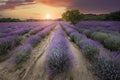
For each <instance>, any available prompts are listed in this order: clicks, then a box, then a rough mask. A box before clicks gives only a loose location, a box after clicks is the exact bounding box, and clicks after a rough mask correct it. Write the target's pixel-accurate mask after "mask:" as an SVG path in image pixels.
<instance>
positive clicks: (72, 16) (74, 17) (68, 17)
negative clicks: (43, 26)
mask: <svg viewBox="0 0 120 80" xmlns="http://www.w3.org/2000/svg"><path fill="white" fill-rule="evenodd" d="M62 18H63V20H65V21H70V22H71V23H72V24H76V23H78V22H79V21H81V20H82V19H83V14H81V13H80V12H79V10H67V11H66V12H65V13H63V14H62Z"/></svg>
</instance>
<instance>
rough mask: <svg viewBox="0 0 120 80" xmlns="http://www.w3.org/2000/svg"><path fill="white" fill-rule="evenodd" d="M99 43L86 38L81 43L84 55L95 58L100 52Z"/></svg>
mask: <svg viewBox="0 0 120 80" xmlns="http://www.w3.org/2000/svg"><path fill="white" fill-rule="evenodd" d="M97 45H98V44H97V43H96V42H95V41H93V40H90V39H84V40H82V41H81V42H80V44H79V46H80V48H81V49H82V51H83V53H84V55H85V56H86V57H87V58H88V59H90V60H94V58H95V57H96V56H97V55H98V54H99V52H100V49H99V47H98V46H97Z"/></svg>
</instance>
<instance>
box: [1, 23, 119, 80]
mask: <svg viewBox="0 0 120 80" xmlns="http://www.w3.org/2000/svg"><path fill="white" fill-rule="evenodd" d="M0 80H120V22H119V21H118V22H117V21H111V22H110V21H82V22H79V23H78V24H76V25H72V24H70V23H69V22H63V21H43V22H11V23H9V22H8V23H0Z"/></svg>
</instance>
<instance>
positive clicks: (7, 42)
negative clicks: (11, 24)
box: [0, 36, 22, 54]
mask: <svg viewBox="0 0 120 80" xmlns="http://www.w3.org/2000/svg"><path fill="white" fill-rule="evenodd" d="M21 39H22V38H21V37H20V36H9V37H5V38H1V39H0V54H5V53H7V51H8V50H10V49H12V48H14V47H15V46H17V45H19V44H20V41H21Z"/></svg>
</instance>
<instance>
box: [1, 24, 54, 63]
mask: <svg viewBox="0 0 120 80" xmlns="http://www.w3.org/2000/svg"><path fill="white" fill-rule="evenodd" d="M3 24H4V25H3V26H2V25H1V26H2V27H0V30H1V33H4V34H6V36H4V37H2V38H0V55H4V54H6V53H8V52H10V51H11V50H12V49H14V48H15V47H17V46H18V45H23V44H24V43H31V45H32V46H35V44H37V42H39V40H40V38H41V37H44V35H47V34H48V33H49V30H50V29H51V27H48V26H50V25H48V24H50V23H48V24H47V23H46V24H45V23H44V24H42V23H41V24H39V26H35V24H34V26H32V27H30V26H28V24H27V25H26V24H25V23H14V24H11V25H12V26H11V27H10V26H9V25H8V24H10V23H8V24H7V23H3ZM15 25H17V26H15ZM45 25H46V26H45ZM51 26H52V25H51ZM4 27H5V28H4ZM9 27H10V28H11V32H9V33H8V32H4V31H7V30H8V29H9ZM46 27H48V28H46ZM2 28H3V30H2ZM12 28H14V29H12ZM12 30H13V31H12ZM23 32H25V33H24V34H22V33H23ZM40 32H41V33H40ZM11 33H14V35H13V34H12V35H11ZM37 34H39V36H40V35H41V37H39V36H38V35H37ZM27 46H28V47H30V45H27ZM25 50H26V48H24V51H25ZM29 51H30V50H29ZM28 53H29V52H28ZM17 62H19V61H17Z"/></svg>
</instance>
